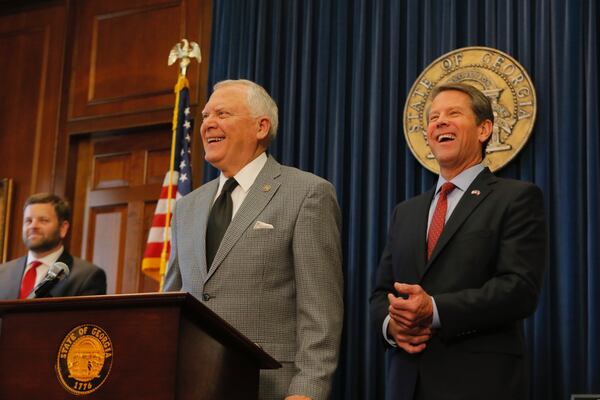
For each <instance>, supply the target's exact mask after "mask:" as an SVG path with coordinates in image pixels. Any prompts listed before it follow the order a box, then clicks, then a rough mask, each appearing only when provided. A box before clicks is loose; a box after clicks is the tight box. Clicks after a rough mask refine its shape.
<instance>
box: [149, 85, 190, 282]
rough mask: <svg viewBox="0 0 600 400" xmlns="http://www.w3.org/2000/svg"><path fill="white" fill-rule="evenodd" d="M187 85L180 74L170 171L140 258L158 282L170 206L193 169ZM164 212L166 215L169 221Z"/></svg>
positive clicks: (185, 188) (168, 245)
mask: <svg viewBox="0 0 600 400" xmlns="http://www.w3.org/2000/svg"><path fill="white" fill-rule="evenodd" d="M188 86H189V84H188V81H187V78H185V76H180V77H179V80H178V81H177V85H176V86H175V91H176V93H177V98H178V100H177V102H176V109H175V111H174V115H173V127H174V129H173V131H174V132H173V134H174V141H173V144H174V147H175V149H174V151H175V152H174V153H173V154H172V158H173V160H172V164H173V165H172V166H171V167H172V171H171V170H170V169H169V170H168V171H167V173H166V174H165V179H164V180H163V186H162V189H161V191H160V197H159V199H158V203H157V204H156V210H155V211H154V218H153V219H152V227H151V228H150V232H149V234H148V241H147V242H146V250H145V251H144V259H143V260H142V271H143V272H144V273H145V274H146V275H148V276H150V277H151V278H153V279H154V280H156V281H159V282H160V281H161V279H162V275H164V273H165V268H166V261H167V260H168V259H169V253H170V251H171V240H170V239H171V236H170V235H171V228H170V226H171V224H170V222H171V213H172V210H173V205H174V203H175V201H177V199H179V198H181V197H182V196H185V195H186V194H188V193H189V192H191V191H192V169H191V165H190V153H191V151H190V145H191V142H192V136H191V132H192V121H191V112H190V96H189V89H188ZM171 151H173V149H172V150H171ZM169 177H171V182H172V183H173V185H172V186H171V202H169ZM175 189H176V192H175ZM167 213H168V214H169V219H168V221H167ZM167 224H168V225H167ZM163 250H164V252H165V254H164V257H163V256H162V255H163ZM161 286H162V285H161Z"/></svg>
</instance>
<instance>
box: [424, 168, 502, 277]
mask: <svg viewBox="0 0 600 400" xmlns="http://www.w3.org/2000/svg"><path fill="white" fill-rule="evenodd" d="M495 181H496V177H495V176H494V175H493V174H492V173H491V172H490V170H489V169H487V168H486V169H484V170H483V171H482V172H481V173H480V174H479V175H478V176H477V178H475V180H474V181H473V183H471V186H469V187H468V188H467V190H466V191H465V193H464V194H463V196H462V197H461V199H460V201H459V203H458V204H457V205H456V208H455V209H454V211H453V212H452V215H451V216H450V219H449V220H448V222H447V223H446V225H445V226H444V230H443V231H442V235H441V236H440V238H439V240H438V242H437V244H436V246H435V248H434V249H433V253H432V254H431V259H429V262H428V263H427V266H426V270H427V268H429V266H430V265H431V263H432V262H433V261H435V259H436V258H437V257H438V255H439V254H440V253H441V252H442V250H443V249H444V247H445V246H446V245H447V244H448V242H449V241H450V239H451V238H452V237H453V236H454V234H455V233H456V231H457V230H458V228H460V227H461V226H462V225H463V223H464V222H465V221H466V219H467V218H468V217H469V215H471V213H472V212H473V211H474V210H475V209H476V208H477V206H478V205H479V204H480V203H481V202H482V201H483V200H485V198H486V197H487V196H488V195H489V194H490V193H491V192H492V188H491V187H490V185H491V184H492V183H494V182H495Z"/></svg>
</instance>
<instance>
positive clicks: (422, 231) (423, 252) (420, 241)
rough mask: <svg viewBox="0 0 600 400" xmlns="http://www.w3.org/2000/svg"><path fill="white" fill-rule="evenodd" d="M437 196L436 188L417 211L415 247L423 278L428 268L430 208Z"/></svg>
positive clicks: (418, 206)
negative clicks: (434, 197)
mask: <svg viewBox="0 0 600 400" xmlns="http://www.w3.org/2000/svg"><path fill="white" fill-rule="evenodd" d="M434 195H435V186H434V187H433V188H431V189H430V190H429V192H427V193H425V195H423V196H422V200H421V201H419V203H418V205H417V209H416V210H415V214H414V215H415V217H416V219H415V224H414V225H413V226H414V229H415V230H416V231H415V237H416V238H417V240H416V243H415V246H416V249H415V256H416V258H417V259H416V260H415V265H416V267H417V272H418V276H419V277H421V276H423V274H424V273H425V269H426V267H427V221H428V219H429V207H430V205H431V202H432V201H433V196H434Z"/></svg>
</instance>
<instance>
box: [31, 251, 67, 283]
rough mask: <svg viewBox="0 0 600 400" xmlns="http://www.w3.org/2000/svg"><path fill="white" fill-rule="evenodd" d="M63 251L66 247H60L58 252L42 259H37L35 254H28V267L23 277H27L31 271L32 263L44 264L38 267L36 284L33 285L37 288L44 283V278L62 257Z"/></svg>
mask: <svg viewBox="0 0 600 400" xmlns="http://www.w3.org/2000/svg"><path fill="white" fill-rule="evenodd" d="M63 250H64V247H63V246H60V248H59V249H58V250H56V251H54V252H52V253H50V254H48V255H47V256H45V257H42V258H36V256H35V255H34V254H33V252H32V251H29V252H28V253H27V267H25V271H24V272H23V277H25V274H26V273H27V271H29V270H30V269H31V263H32V262H34V261H39V262H41V263H42V264H41V265H40V266H39V267H37V269H36V271H35V272H36V277H35V284H34V285H33V287H36V286H37V285H38V284H39V283H40V282H41V281H42V279H44V277H45V276H46V274H47V273H48V270H49V269H50V267H51V266H52V265H53V264H54V263H55V262H56V261H57V260H58V258H59V257H60V255H61V254H62V253H63Z"/></svg>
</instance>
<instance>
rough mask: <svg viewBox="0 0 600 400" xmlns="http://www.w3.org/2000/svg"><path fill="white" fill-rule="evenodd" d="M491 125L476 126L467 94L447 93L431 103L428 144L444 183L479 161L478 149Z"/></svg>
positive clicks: (489, 123)
mask: <svg viewBox="0 0 600 400" xmlns="http://www.w3.org/2000/svg"><path fill="white" fill-rule="evenodd" d="M492 125H493V124H492V121H490V120H484V121H482V122H481V123H480V124H479V125H478V124H477V118H476V116H475V113H474V112H473V109H472V103H471V98H470V97H469V95H467V94H466V93H463V92H461V91H458V90H446V91H443V92H440V93H439V94H438V95H437V96H436V97H435V98H434V99H433V102H432V103H431V108H430V110H429V124H428V125H427V141H428V143H429V147H430V148H431V152H432V153H433V155H434V156H435V159H436V160H437V162H438V164H439V165H440V174H441V175H442V176H443V177H444V178H445V179H446V180H450V179H452V178H454V177H455V176H456V175H458V174H460V173H461V172H462V171H464V170H465V169H467V168H469V167H471V166H473V165H475V164H478V163H480V162H481V161H482V156H481V147H482V144H483V143H484V142H485V141H486V139H487V138H488V137H489V136H490V135H491V133H492Z"/></svg>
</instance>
